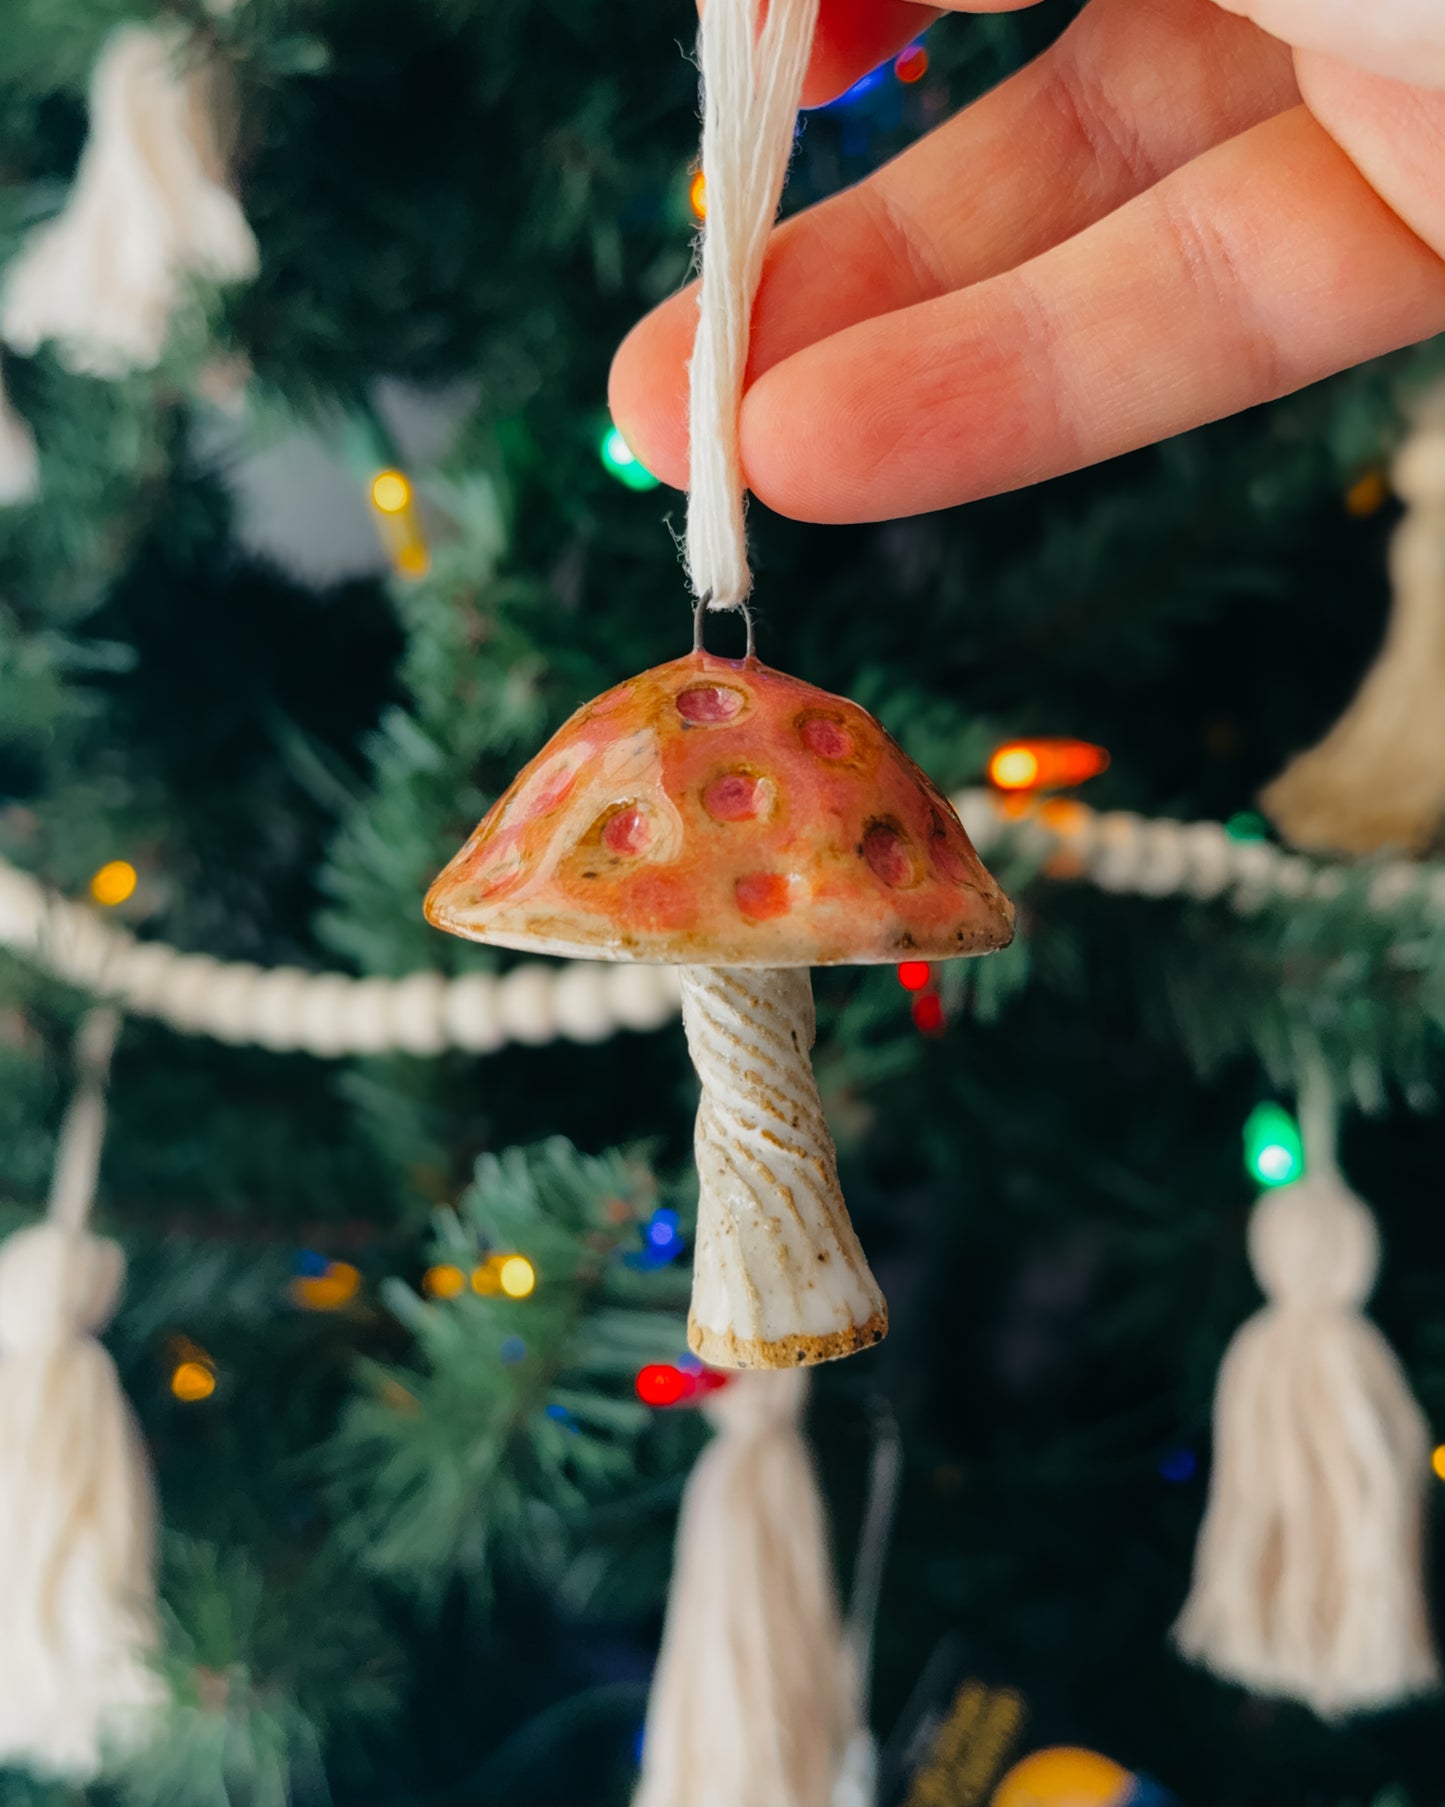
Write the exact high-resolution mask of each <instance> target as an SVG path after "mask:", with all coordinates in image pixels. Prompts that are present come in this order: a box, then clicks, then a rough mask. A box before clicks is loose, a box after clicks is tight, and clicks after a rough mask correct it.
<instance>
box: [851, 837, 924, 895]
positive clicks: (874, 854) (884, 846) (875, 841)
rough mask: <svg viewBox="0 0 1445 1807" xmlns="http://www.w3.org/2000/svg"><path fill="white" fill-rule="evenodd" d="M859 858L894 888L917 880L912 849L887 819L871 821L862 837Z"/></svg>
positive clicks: (906, 885)
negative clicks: (871, 823) (861, 851)
mask: <svg viewBox="0 0 1445 1807" xmlns="http://www.w3.org/2000/svg"><path fill="white" fill-rule="evenodd" d="M863 858H864V859H865V860H867V862H868V864H869V866H870V867H871V868H872V870H873V874H874V876H875V877H876V878H880V879H882V881H883V883H884V884H885V885H888V886H890V887H891V888H892V889H893V890H895V891H901V890H904V889H906V888H907V887H908V886H909V885H912V884H915V883H916V882H917V879H918V869H917V867H916V866H915V864H914V860H913V852H912V849H911V848H910V847H909V845H908V843H907V841H906V840H904V838H903V836H902V834H901V833H900V832H899V830H898V829H896V828H894V827H893V825H892V824H891V823H889V822H875V823H873V825H872V826H871V827H870V828H869V830H868V832H867V833H866V834H865V835H864V836H863Z"/></svg>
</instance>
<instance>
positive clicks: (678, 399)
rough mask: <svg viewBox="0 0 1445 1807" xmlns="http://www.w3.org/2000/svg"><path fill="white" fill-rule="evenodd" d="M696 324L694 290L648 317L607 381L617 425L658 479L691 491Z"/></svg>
mask: <svg viewBox="0 0 1445 1807" xmlns="http://www.w3.org/2000/svg"><path fill="white" fill-rule="evenodd" d="M696 321H697V293H696V287H695V285H689V287H688V288H686V289H684V290H683V291H682V292H681V294H678V295H673V296H671V297H670V298H669V299H668V300H667V301H664V302H663V303H662V305H661V306H660V307H656V308H654V309H653V310H652V312H651V313H650V314H647V315H645V316H644V317H643V318H642V319H641V320H639V321H638V323H637V325H636V326H634V327H633V329H632V331H631V332H630V333H628V335H627V337H626V338H625V339H624V340H623V341H622V343H621V345H619V346H618V348H617V351H616V353H615V354H614V356H613V359H612V368H611V370H610V371H609V373H608V378H607V404H608V407H609V408H610V409H611V412H612V420H613V424H614V425H615V426H616V428H617V430H618V432H619V433H621V435H622V437H623V438H624V439H625V440H626V441H627V444H628V447H629V449H630V450H631V452H632V454H633V456H634V457H636V458H638V459H639V460H640V461H641V462H642V463H643V464H644V465H645V466H646V467H647V469H648V470H650V471H651V472H652V474H653V476H654V477H657V478H659V479H660V480H661V481H662V482H663V483H668V484H671V485H672V487H673V488H674V489H686V488H687V366H688V360H689V358H690V357H691V356H692V340H693V334H694V332H695V330H696Z"/></svg>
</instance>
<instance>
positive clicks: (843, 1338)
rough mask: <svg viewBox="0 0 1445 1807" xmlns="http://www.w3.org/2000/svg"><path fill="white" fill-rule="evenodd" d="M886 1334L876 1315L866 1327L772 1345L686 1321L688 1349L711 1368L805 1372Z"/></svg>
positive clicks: (881, 1315) (883, 1316)
mask: <svg viewBox="0 0 1445 1807" xmlns="http://www.w3.org/2000/svg"><path fill="white" fill-rule="evenodd" d="M887 1334H888V1313H887V1311H886V1310H884V1311H879V1312H875V1313H874V1315H873V1316H872V1317H871V1318H869V1319H868V1320H867V1322H866V1323H863V1324H857V1325H853V1326H851V1327H850V1328H849V1329H847V1330H839V1331H835V1332H834V1333H833V1334H832V1335H831V1336H783V1337H777V1338H775V1339H774V1340H773V1341H772V1342H763V1341H761V1340H760V1339H759V1338H757V1337H744V1336H739V1335H738V1334H737V1332H736V1331H735V1330H707V1329H705V1328H704V1327H703V1326H702V1325H701V1324H699V1323H697V1322H696V1321H695V1320H694V1319H693V1318H689V1319H688V1321H687V1346H688V1348H689V1349H691V1350H692V1352H693V1354H694V1355H695V1356H697V1358H698V1359H699V1361H705V1362H708V1363H709V1364H711V1366H713V1367H714V1368H808V1367H814V1366H816V1364H817V1363H819V1362H835V1361H841V1360H842V1359H843V1357H844V1356H846V1355H857V1354H858V1352H859V1350H860V1349H871V1348H872V1347H873V1345H874V1344H875V1343H881V1342H882V1341H883V1339H884V1337H885V1336H887Z"/></svg>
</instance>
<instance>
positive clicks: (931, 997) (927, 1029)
mask: <svg viewBox="0 0 1445 1807" xmlns="http://www.w3.org/2000/svg"><path fill="white" fill-rule="evenodd" d="M913 1026H914V1028H915V1029H917V1030H919V1031H920V1033H922V1034H923V1035H942V1034H943V1028H944V1023H943V999H942V998H940V997H939V995H938V993H937V992H936V991H925V992H921V993H920V994H919V995H918V996H917V997H916V998H915V999H914V1000H913Z"/></svg>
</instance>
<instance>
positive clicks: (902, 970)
mask: <svg viewBox="0 0 1445 1807" xmlns="http://www.w3.org/2000/svg"><path fill="white" fill-rule="evenodd" d="M932 977H933V968H932V967H931V966H930V965H929V964H928V962H927V961H926V960H905V961H904V962H903V964H902V965H901V966H900V967H899V968H898V983H899V984H900V985H901V986H902V987H903V989H904V990H905V991H922V990H923V988H924V986H925V985H926V984H927V983H928V981H929V980H930V979H931V978H932Z"/></svg>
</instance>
